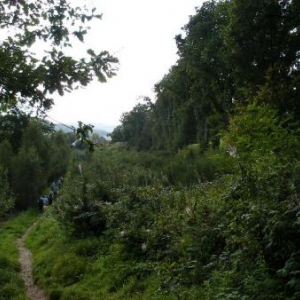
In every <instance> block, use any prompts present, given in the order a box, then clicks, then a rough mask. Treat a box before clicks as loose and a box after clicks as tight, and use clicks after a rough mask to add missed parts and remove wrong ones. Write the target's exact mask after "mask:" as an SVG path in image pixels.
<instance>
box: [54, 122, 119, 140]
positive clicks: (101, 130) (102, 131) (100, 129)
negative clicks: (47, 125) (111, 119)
mask: <svg viewBox="0 0 300 300" xmlns="http://www.w3.org/2000/svg"><path fill="white" fill-rule="evenodd" d="M54 125H55V129H56V130H62V131H63V132H72V131H73V130H72V127H74V129H75V128H76V127H77V124H75V123H73V124H54ZM91 125H94V126H95V127H94V128H93V132H95V133H98V134H99V135H100V136H103V137H106V136H107V135H108V134H109V133H111V132H112V131H113V130H114V128H115V126H113V125H107V124H100V123H98V124H91Z"/></svg>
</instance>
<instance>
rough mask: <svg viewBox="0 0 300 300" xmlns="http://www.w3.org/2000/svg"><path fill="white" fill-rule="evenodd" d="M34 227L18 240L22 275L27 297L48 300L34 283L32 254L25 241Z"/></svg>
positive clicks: (35, 299) (33, 299)
mask: <svg viewBox="0 0 300 300" xmlns="http://www.w3.org/2000/svg"><path fill="white" fill-rule="evenodd" d="M34 225H35V224H34ZM34 225H32V226H31V227H30V228H28V230H27V231H26V232H25V234H24V235H23V236H22V237H21V238H19V239H18V240H17V247H18V250H19V254H20V255H19V262H20V264H21V275H22V278H23V280H24V283H25V286H26V293H27V296H28V297H29V298H30V299H32V300H47V297H46V296H45V294H44V292H43V291H42V290H41V289H40V288H39V287H38V286H37V285H35V284H34V282H33V277H32V259H31V252H30V251H29V250H28V249H27V248H26V247H25V239H26V237H27V235H28V234H29V232H30V230H31V229H32V228H33V226H34Z"/></svg>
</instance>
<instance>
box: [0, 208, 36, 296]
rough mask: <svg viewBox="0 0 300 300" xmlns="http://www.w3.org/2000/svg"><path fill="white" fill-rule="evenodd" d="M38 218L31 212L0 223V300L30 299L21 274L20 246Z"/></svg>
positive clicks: (34, 212)
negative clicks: (27, 231)
mask: <svg viewBox="0 0 300 300" xmlns="http://www.w3.org/2000/svg"><path fill="white" fill-rule="evenodd" d="M38 217H39V215H38V213H37V212H36V211H33V210H29V211H26V212H23V213H21V214H19V215H17V216H15V217H14V218H11V219H10V220H8V221H5V222H2V223H0V270H1V272H0V300H4V299H5V300H29V299H30V298H29V297H28V296H27V295H26V287H25V284H24V280H23V278H22V274H21V270H22V269H21V264H20V260H19V258H20V253H19V249H18V244H20V243H21V244H22V238H23V237H24V233H25V232H26V230H28V228H29V227H30V226H31V225H32V224H34V222H35V221H36V220H37V219H38ZM23 242H24V240H23Z"/></svg>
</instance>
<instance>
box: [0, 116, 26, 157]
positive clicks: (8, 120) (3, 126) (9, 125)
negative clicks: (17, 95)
mask: <svg viewBox="0 0 300 300" xmlns="http://www.w3.org/2000/svg"><path fill="white" fill-rule="evenodd" d="M28 123H29V117H28V116H27V115H25V114H22V113H20V112H19V111H11V112H10V113H9V114H4V115H1V114H0V139H1V140H2V141H3V140H7V141H9V143H10V144H11V146H12V149H13V151H14V152H15V153H17V151H18V149H19V148H20V147H21V144H22V136H23V131H24V129H25V128H26V127H27V125H28Z"/></svg>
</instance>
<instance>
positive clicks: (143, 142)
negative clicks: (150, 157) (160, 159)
mask: <svg viewBox="0 0 300 300" xmlns="http://www.w3.org/2000/svg"><path fill="white" fill-rule="evenodd" d="M144 101H146V103H145V104H141V103H139V104H137V105H136V106H135V107H134V108H133V109H132V110H131V111H130V112H128V113H124V114H123V115H122V117H121V124H122V125H120V126H118V127H116V128H115V130H114V131H113V132H112V133H111V137H112V139H113V142H127V143H128V144H129V145H130V146H132V147H134V148H136V149H137V150H142V149H150V148H151V146H152V137H151V116H152V114H151V113H152V106H153V104H152V102H151V101H150V99H149V98H145V99H144Z"/></svg>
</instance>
